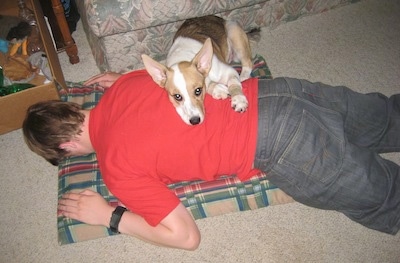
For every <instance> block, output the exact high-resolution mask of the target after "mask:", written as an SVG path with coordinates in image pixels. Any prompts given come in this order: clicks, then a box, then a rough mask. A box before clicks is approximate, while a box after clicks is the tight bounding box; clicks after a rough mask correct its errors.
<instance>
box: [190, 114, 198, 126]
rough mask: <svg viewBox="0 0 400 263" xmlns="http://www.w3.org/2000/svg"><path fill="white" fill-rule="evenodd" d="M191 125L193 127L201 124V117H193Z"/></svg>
mask: <svg viewBox="0 0 400 263" xmlns="http://www.w3.org/2000/svg"><path fill="white" fill-rule="evenodd" d="M189 122H190V124H192V125H197V124H199V123H200V117H198V116H196V117H192V118H190V120H189Z"/></svg>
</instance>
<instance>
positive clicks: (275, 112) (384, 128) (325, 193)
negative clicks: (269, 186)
mask: <svg viewBox="0 0 400 263" xmlns="http://www.w3.org/2000/svg"><path fill="white" fill-rule="evenodd" d="M258 103H259V127H258V142H257V152H256V159H255V167H256V168H259V169H261V170H263V171H265V172H266V173H267V176H268V178H269V180H270V181H271V183H273V184H274V185H276V186H277V187H279V188H280V189H282V190H283V191H285V192H286V193H287V194H289V195H290V196H292V197H293V198H294V199H295V200H297V201H298V202H301V203H303V204H305V205H309V206H313V207H317V208H321V209H331V210H337V211H340V212H342V213H343V214H345V215H346V216H347V217H349V218H350V219H352V220H354V221H356V222H358V223H360V224H362V225H364V226H366V227H369V228H372V229H376V230H379V231H382V232H386V233H390V234H396V233H397V232H398V230H399V227H400V168H399V165H397V164H395V163H393V162H391V161H389V160H386V159H384V158H382V157H381V156H380V155H379V153H384V152H398V151H400V94H399V95H394V96H391V97H390V98H387V97H385V96H384V95H382V94H379V93H371V94H367V95H365V94H360V93H356V92H354V91H352V90H350V89H348V88H346V87H331V86H328V85H324V84H321V83H310V82H308V81H304V80H297V79H290V78H277V79H274V80H260V81H259V100H258Z"/></svg>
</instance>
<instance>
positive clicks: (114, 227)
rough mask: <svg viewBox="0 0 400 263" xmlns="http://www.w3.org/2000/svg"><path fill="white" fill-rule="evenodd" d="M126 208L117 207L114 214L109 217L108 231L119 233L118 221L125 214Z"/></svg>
mask: <svg viewBox="0 0 400 263" xmlns="http://www.w3.org/2000/svg"><path fill="white" fill-rule="evenodd" d="M125 211H126V208H125V207H123V206H117V207H116V208H115V210H114V212H113V213H112V215H111V219H110V230H111V231H112V232H114V233H119V231H118V225H119V221H121V217H122V215H123V214H124V213H125Z"/></svg>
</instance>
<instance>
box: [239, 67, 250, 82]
mask: <svg viewBox="0 0 400 263" xmlns="http://www.w3.org/2000/svg"><path fill="white" fill-rule="evenodd" d="M251 70H252V69H251V68H248V67H243V68H242V72H240V82H242V81H245V80H246V79H249V78H250V74H251Z"/></svg>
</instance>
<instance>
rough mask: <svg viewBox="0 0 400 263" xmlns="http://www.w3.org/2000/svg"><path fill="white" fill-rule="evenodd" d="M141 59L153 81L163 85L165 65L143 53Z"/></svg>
mask: <svg viewBox="0 0 400 263" xmlns="http://www.w3.org/2000/svg"><path fill="white" fill-rule="evenodd" d="M142 60H143V64H144V66H145V68H146V70H147V72H148V73H149V74H150V76H151V77H152V78H153V80H154V82H155V83H157V84H158V85H159V86H160V87H165V83H166V82H167V70H168V69H167V67H165V66H164V65H163V64H161V63H158V62H157V61H155V60H154V59H152V58H151V57H149V56H147V55H145V54H143V55H142Z"/></svg>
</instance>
